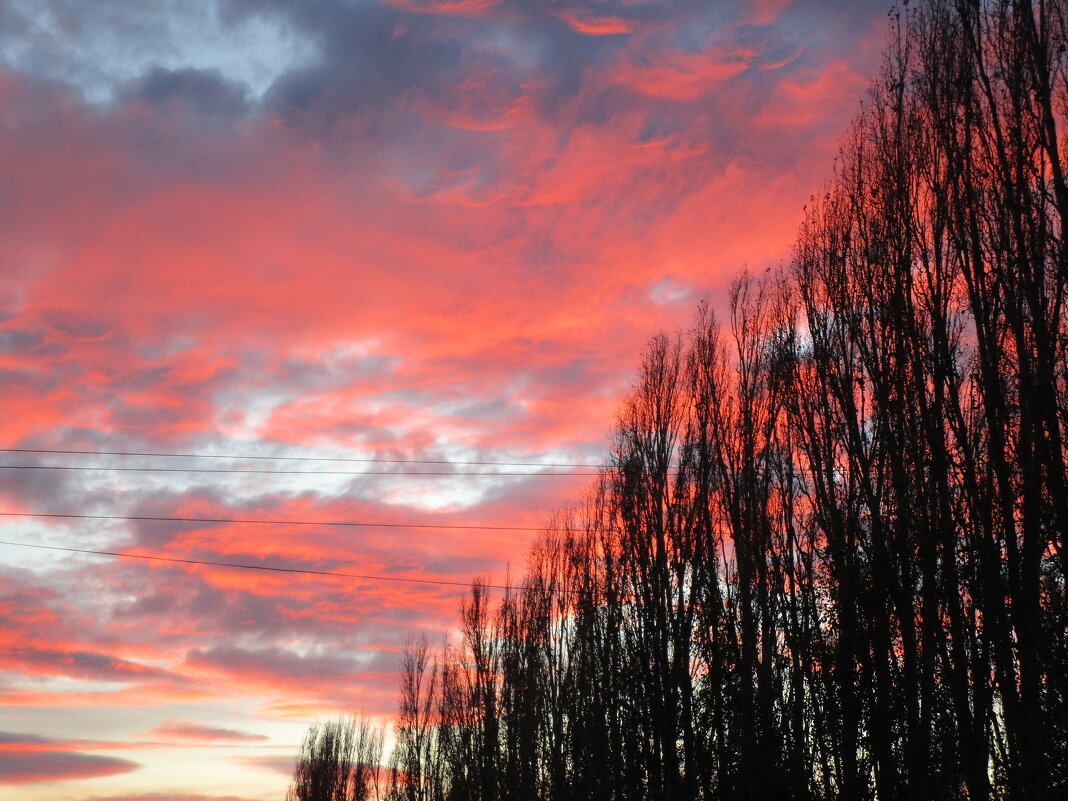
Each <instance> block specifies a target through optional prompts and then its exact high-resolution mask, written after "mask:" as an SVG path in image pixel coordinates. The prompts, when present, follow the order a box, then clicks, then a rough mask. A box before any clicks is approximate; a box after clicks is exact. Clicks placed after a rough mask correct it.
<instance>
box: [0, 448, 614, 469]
mask: <svg viewBox="0 0 1068 801" xmlns="http://www.w3.org/2000/svg"><path fill="white" fill-rule="evenodd" d="M0 453H38V454H59V455H72V456H159V457H170V458H175V459H234V460H238V459H258V460H268V461H276V460H277V461H298V462H356V463H361V464H437V465H461V466H464V465H472V466H480V467H495V466H496V467H601V465H600V464H592V463H580V462H479V461H465V460H461V459H453V460H448V459H380V458H357V457H347V456H263V455H255V454H235V453H165V452H160V451H82V450H60V449H56V448H0Z"/></svg>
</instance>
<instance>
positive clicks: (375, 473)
mask: <svg viewBox="0 0 1068 801" xmlns="http://www.w3.org/2000/svg"><path fill="white" fill-rule="evenodd" d="M454 464H457V463H454ZM0 470H105V471H109V472H127V473H256V474H261V475H288V476H300V475H306V476H467V477H469V478H471V477H493V476H536V477H540V476H597V475H600V473H534V472H529V471H527V472H511V471H508V472H502V471H495V472H492V473H472V472H460V473H456V472H450V471H448V470H382V471H367V470H268V469H253V468H237V467H108V466H99V465H56V464H0Z"/></svg>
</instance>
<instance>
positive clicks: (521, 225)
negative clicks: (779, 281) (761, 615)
mask: <svg viewBox="0 0 1068 801" xmlns="http://www.w3.org/2000/svg"><path fill="white" fill-rule="evenodd" d="M888 8H889V3H888V2H886V0H883V1H882V2H844V1H843V2H834V1H833V0H829V1H827V2H814V1H812V2H804V1H801V0H798V1H797V2H789V0H761V1H760V2H733V1H732V0H722V1H721V2H715V3H708V2H644V1H643V0H574V1H572V0H561V1H560V2H544V1H542V0H522V1H521V0H499V1H498V0H389V1H387V2H371V1H370V0H349V1H348V2H342V1H341V0H338V1H337V2H313V1H312V0H308V1H307V2H300V0H285V2H283V1H282V0H274V1H273V2H272V0H263V2H253V0H198V2H196V3H189V2H181V0H152V1H151V2H139V1H138V0H94V1H93V2H90V3H87V2H78V0H0V447H2V448H5V449H9V450H6V451H3V452H0V512H3V513H5V514H4V515H3V516H0V540H3V541H5V542H21V543H29V544H37V545H52V546H59V547H67V548H82V549H90V550H105V551H122V552H127V553H136V554H142V555H154V556H164V557H168V558H175V559H183V558H184V559H194V560H206V561H223V562H239V563H243V564H255V565H266V566H281V567H290V568H297V569H304V570H314V571H333V572H345V573H354V574H362V575H368V574H369V575H377V576H386V577H394V578H416V579H429V580H441V581H452V582H459V583H460V584H465V583H467V582H469V581H470V580H471V579H472V578H473V577H475V576H481V577H484V578H486V579H487V580H489V581H491V582H505V581H508V580H513V581H514V580H516V579H517V578H518V577H520V576H521V574H522V571H523V562H524V557H525V552H526V550H527V547H528V545H529V543H530V542H531V540H532V538H533V537H534V536H535V530H536V529H537V527H539V526H542V525H545V524H546V523H547V521H548V520H549V518H550V516H551V515H552V513H553V512H554V510H556V509H558V508H560V507H561V506H562V505H564V504H567V503H568V502H571V501H576V500H578V499H580V498H581V497H582V494H583V492H585V491H586V490H587V488H588V487H589V486H590V483H591V481H592V479H591V478H590V476H589V473H590V472H591V470H590V468H577V469H561V468H547V467H541V468H539V467H518V466H513V467H493V466H491V465H471V464H460V465H457V464H446V465H427V464H421V465H420V464H403V463H399V462H392V463H391V462H339V461H334V462H327V461H300V460H290V461H282V460H278V461H272V460H267V459H259V460H251V459H237V458H213V459H210V458H198V459H193V458H182V459H178V458H174V457H159V456H157V457H147V456H138V457H131V456H100V455H91V454H72V453H66V454H41V453H25V452H23V453H19V452H16V451H12V450H10V449H34V450H63V451H90V452H100V451H108V452H135V453H147V452H152V453H183V454H190V453H192V454H216V455H224V456H227V457H233V456H235V455H236V456H260V457H268V456H269V457H278V456H290V457H292V456H311V457H317V458H335V459H339V458H340V459H387V460H388V459H392V460H424V461H428V462H433V461H440V462H453V463H455V462H468V463H469V462H490V463H531V464H535V465H547V464H558V463H567V464H574V463H579V464H597V463H599V462H600V461H601V459H602V458H603V456H604V454H605V453H606V451H607V449H608V448H609V447H610V445H611V436H612V425H613V421H614V416H615V413H616V409H617V407H618V405H619V403H620V400H621V398H622V397H623V396H624V395H625V393H626V392H627V390H628V388H629V387H630V385H631V381H632V376H633V371H634V369H635V367H636V365H637V362H638V358H639V355H640V353H641V349H642V346H643V344H644V343H645V342H646V341H647V340H648V339H649V338H650V337H651V336H652V335H654V334H655V333H656V332H658V331H661V330H663V331H667V332H669V333H670V332H673V331H677V330H681V329H685V328H686V327H687V326H688V325H689V324H690V322H691V319H692V316H693V314H694V311H695V309H696V306H697V304H698V302H699V301H701V300H702V299H707V300H708V302H709V303H710V304H711V305H712V307H713V309H718V310H720V312H721V316H722V311H723V307H724V302H725V297H726V289H727V285H728V282H729V281H730V279H731V277H732V276H733V275H736V274H737V273H738V272H739V271H740V270H742V269H746V268H747V269H750V270H753V271H756V270H762V269H764V268H766V267H769V266H774V265H778V264H780V263H781V262H783V261H785V260H788V259H789V256H790V248H791V245H792V242H793V238H794V233H795V231H796V230H797V226H798V224H799V222H800V220H801V214H802V207H803V205H804V204H805V202H806V201H807V200H808V199H809V197H810V196H811V195H812V194H813V193H815V192H818V191H819V190H820V187H821V186H822V185H823V184H824V183H825V182H826V181H827V180H828V179H829V177H830V175H831V171H832V168H833V162H834V157H835V153H836V152H837V142H838V140H839V138H840V137H841V135H842V133H843V130H844V128H845V126H846V125H847V124H848V122H849V120H850V118H851V117H852V116H853V115H854V114H855V112H856V111H857V109H858V104H859V103H860V101H861V99H862V97H863V95H864V92H865V89H866V87H867V85H868V83H869V80H870V78H871V76H872V75H873V73H874V71H875V70H876V69H877V67H878V64H879V50H880V48H881V45H882V43H883V41H884V39H885V35H886V33H885V31H886V23H887V20H886V16H887V11H888ZM16 466H17V467H16ZM49 466H50V467H52V468H55V467H63V468H70V467H79V468H94V469H76V470H72V469H46V468H47V467H49ZM107 467H112V468H114V467H125V468H129V467H156V468H159V467H164V468H172V469H173V468H182V469H189V470H193V469H203V468H211V469H214V470H216V471H218V470H253V469H259V470H290V471H293V470H314V471H318V472H315V473H312V474H311V475H305V476H300V475H295V474H292V473H249V472H245V473H240V472H229V473H220V472H215V473H210V472H140V471H136V470H128V469H127V470H106V469H99V468H107ZM388 470H394V471H397V470H403V471H406V472H412V471H418V470H422V471H432V472H435V473H446V474H454V473H466V475H424V476H412V475H396V476H392V477H388V476H387V477H382V476H360V475H353V474H352V473H356V472H366V471H378V472H382V471H388ZM324 471H334V472H333V473H328V472H324ZM345 471H348V474H345ZM492 472H498V473H500V472H513V473H515V472H527V473H536V474H537V475H526V476H516V475H497V476H490V475H486V474H488V473H492ZM472 473H476V474H478V475H471V474H472ZM546 473H564V475H546ZM27 513H38V514H40V513H50V514H78V515H89V516H94V517H90V518H43V517H32V516H29V514H27ZM116 516H117V517H139V518H148V517H157V518H158V517H187V518H188V517H194V518H213V519H219V518H222V519H228V520H233V519H245V520H288V521H304V522H310V523H316V522H318V523H321V522H324V521H325V522H329V521H362V522H390V523H409V524H410V523H419V524H424V525H435V524H445V525H478V526H495V525H500V526H507V527H511V530H492V529H490V528H483V529H457V528H453V529H433V528H417V529H416V528H411V529H407V528H397V527H390V528H382V527H336V526H326V525H267V524H248V523H203V522H181V521H166V520H163V521H161V520H145V519H141V520H124V519H108V518H114V517H116ZM462 594H463V589H462V588H461V587H457V586H450V585H433V584H425V585H423V584H412V583H400V582H387V581H374V580H358V579H343V578H337V577H324V576H314V575H306V574H280V573H266V572H251V571H241V570H237V569H231V568H219V567H207V566H203V565H190V564H174V563H170V564H168V563H163V562H154V561H147V560H134V559H116V558H107V557H101V556H93V555H89V554H78V553H71V552H66V551H47V550H41V549H33V548H27V547H20V546H14V545H0V785H3V787H2V788H0V791H2V793H3V796H4V797H5V798H9V799H13V800H14V801H46V800H47V801H89V800H90V799H92V800H93V801H104V800H105V799H107V801H149V800H150V799H151V801H220V799H226V801H267V799H281V798H282V797H283V794H284V792H285V788H286V786H287V784H288V777H289V774H290V772H291V769H292V762H293V757H294V755H295V753H296V750H297V746H298V744H299V742H300V739H301V737H302V735H303V732H304V731H305V729H306V727H307V726H308V724H309V723H311V722H313V721H314V720H316V719H321V718H326V717H331V716H335V715H337V714H341V713H349V712H361V711H362V712H366V713H367V714H369V715H372V716H374V717H375V718H376V719H378V720H380V721H382V722H388V720H389V717H390V715H391V714H392V712H393V710H394V709H395V706H396V696H397V688H398V676H397V668H398V665H399V661H400V654H401V651H402V649H403V648H404V645H405V643H406V642H407V641H409V640H410V639H411V638H414V637H420V636H426V637H427V638H428V639H429V640H430V641H431V643H438V642H441V638H442V637H443V636H444V635H445V634H446V633H447V632H449V631H452V630H455V628H456V623H457V608H458V604H459V599H460V598H461V596H462Z"/></svg>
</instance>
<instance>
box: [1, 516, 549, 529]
mask: <svg viewBox="0 0 1068 801" xmlns="http://www.w3.org/2000/svg"><path fill="white" fill-rule="evenodd" d="M0 517H44V518H61V519H64V520H131V521H163V522H172V523H242V524H259V525H270V526H339V527H344V528H420V529H461V530H465V531H551V530H553V529H552V526H487V525H459V524H455V523H452V524H450V523H370V522H365V521H357V520H258V519H256V520H254V519H249V518H236V517H167V516H164V515H86V514H61V513H58V512H0Z"/></svg>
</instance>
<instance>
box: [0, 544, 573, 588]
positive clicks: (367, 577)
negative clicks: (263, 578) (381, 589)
mask: <svg viewBox="0 0 1068 801" xmlns="http://www.w3.org/2000/svg"><path fill="white" fill-rule="evenodd" d="M0 545H13V546H15V547H18V548H38V549H40V550H44V551H64V552H66V553H83V554H91V555H94V556H113V557H119V558H122V559H142V560H145V561H149V562H171V563H174V564H181V565H205V566H207V567H229V568H234V569H237V570H260V571H263V572H268V573H298V574H300V575H305V576H331V577H334V578H347V579H360V580H363V581H393V582H398V583H402V584H433V585H438V586H443V587H464V588H469V587H470V586H471V582H464V581H447V580H445V579H416V578H402V577H399V576H380V575H374V574H364V573H343V572H340V571H337V570H307V569H303V568H297V567H277V566H273V565H249V564H243V563H241V562H217V561H213V560H209V559H181V558H178V557H176V556H156V555H152V554H143V553H129V552H126V551H98V550H94V549H92V548H67V547H64V546H61V545H40V544H37V543H29V542H12V541H10V540H0ZM482 586H483V587H488V588H490V589H494V590H515V591H530V590H532V589H533V588H532V587H525V586H523V585H512V584H483V585H482ZM578 591H579V590H571V592H578Z"/></svg>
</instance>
